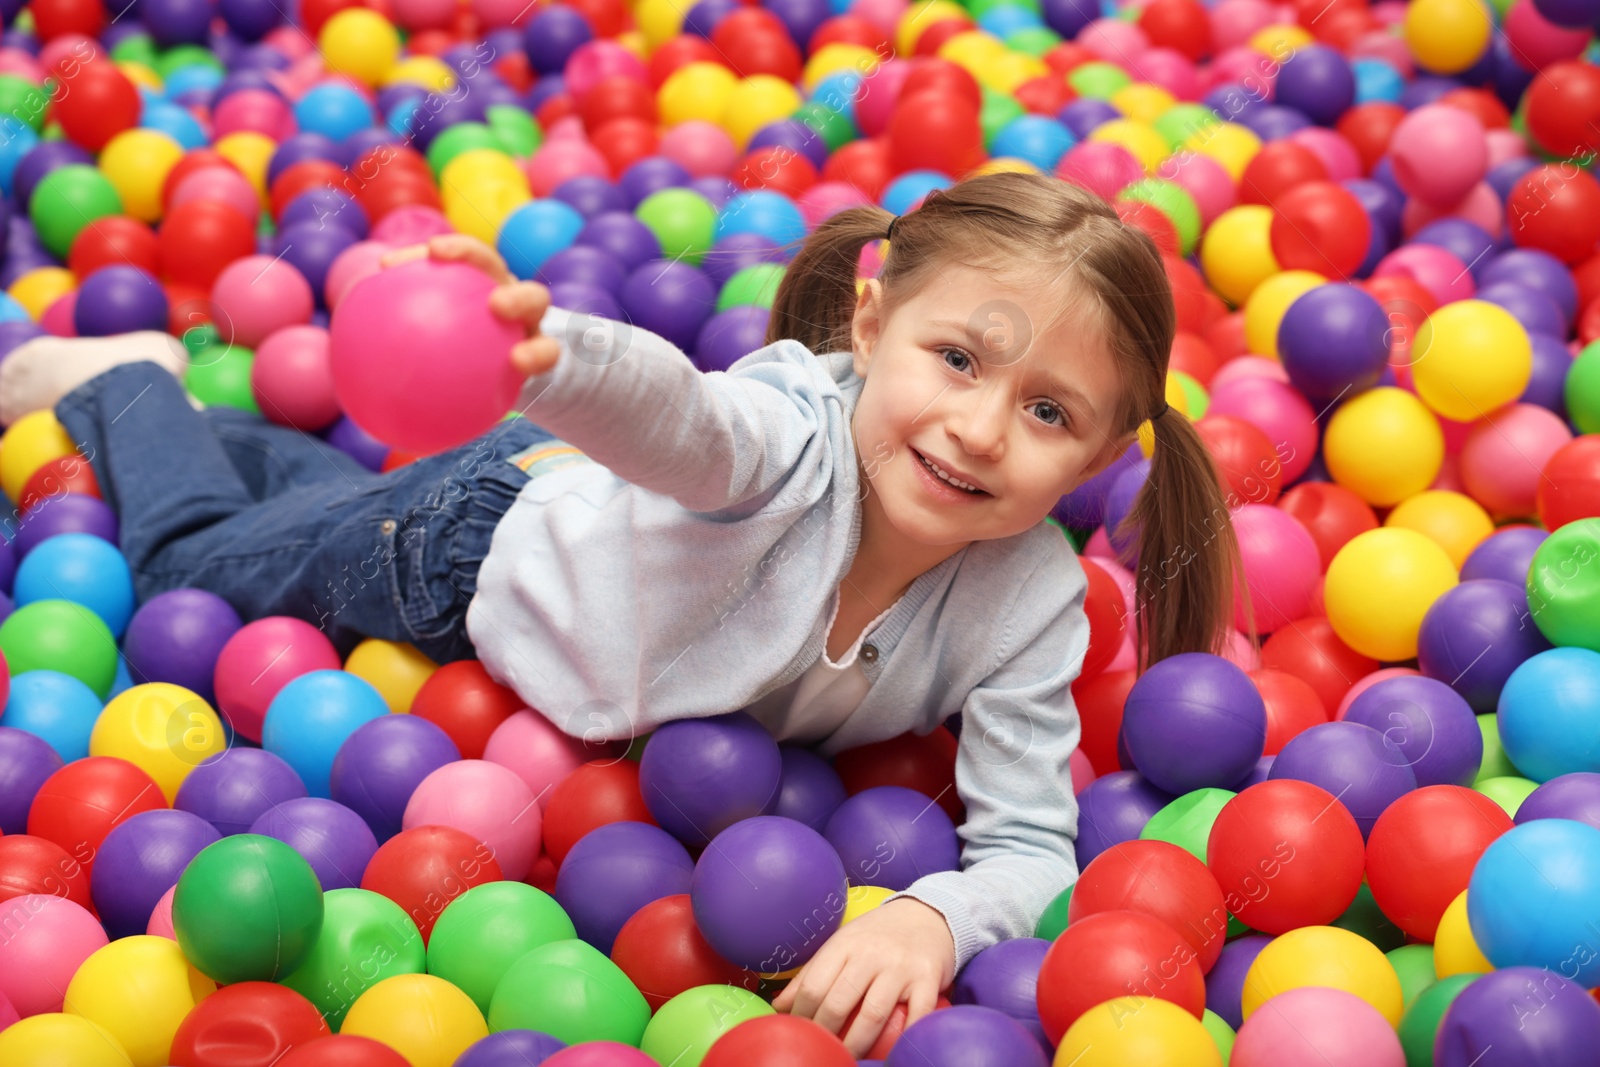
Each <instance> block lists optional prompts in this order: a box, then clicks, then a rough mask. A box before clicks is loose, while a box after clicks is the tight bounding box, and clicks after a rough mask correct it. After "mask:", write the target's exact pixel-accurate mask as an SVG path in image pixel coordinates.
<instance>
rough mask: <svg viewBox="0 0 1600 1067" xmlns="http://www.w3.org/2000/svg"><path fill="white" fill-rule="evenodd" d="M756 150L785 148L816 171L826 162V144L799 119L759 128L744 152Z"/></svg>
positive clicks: (782, 120)
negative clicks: (800, 156)
mask: <svg viewBox="0 0 1600 1067" xmlns="http://www.w3.org/2000/svg"><path fill="white" fill-rule="evenodd" d="M769 10H770V9H769ZM758 148H786V149H788V150H789V151H790V152H791V153H794V154H797V155H802V156H805V157H806V158H807V159H808V160H810V161H811V165H812V166H814V167H816V168H817V170H818V171H820V170H822V168H823V167H824V166H825V165H826V164H827V162H828V142H827V141H825V140H823V139H822V138H821V137H818V136H817V131H816V130H813V129H812V128H811V127H810V126H807V125H806V124H805V123H803V122H801V121H800V120H799V119H779V120H778V121H777V122H769V123H768V124H767V125H765V126H763V127H761V128H760V129H759V130H757V131H756V132H755V136H754V137H751V138H750V143H749V144H748V145H747V146H746V147H745V151H746V152H753V151H755V150H756V149H758Z"/></svg>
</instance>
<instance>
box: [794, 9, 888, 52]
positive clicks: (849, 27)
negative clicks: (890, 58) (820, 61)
mask: <svg viewBox="0 0 1600 1067" xmlns="http://www.w3.org/2000/svg"><path fill="white" fill-rule="evenodd" d="M830 44H856V45H860V46H861V47H862V48H867V49H871V50H872V51H874V52H877V53H878V54H879V55H886V54H888V53H887V49H888V48H889V38H887V37H885V36H884V33H883V30H882V29H881V28H880V27H879V26H878V24H877V23H876V22H873V21H872V20H871V19H869V18H864V17H862V16H861V15H835V16H834V17H833V18H831V19H828V20H827V21H825V22H823V23H822V25H820V26H818V27H817V28H816V30H814V31H813V32H812V34H811V40H809V41H807V42H806V54H807V55H813V56H814V55H816V54H817V52H818V51H820V50H821V49H823V48H826V47H827V46H828V45H830Z"/></svg>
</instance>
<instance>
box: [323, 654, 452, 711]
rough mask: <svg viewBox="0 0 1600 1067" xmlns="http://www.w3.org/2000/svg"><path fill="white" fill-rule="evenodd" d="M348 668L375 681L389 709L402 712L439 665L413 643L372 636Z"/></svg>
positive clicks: (358, 676)
mask: <svg viewBox="0 0 1600 1067" xmlns="http://www.w3.org/2000/svg"><path fill="white" fill-rule="evenodd" d="M344 669H345V670H347V671H349V672H350V673H351V674H353V675H355V676H356V677H357V678H363V679H365V680H367V681H368V682H371V683H372V688H374V689H376V690H377V691H378V693H379V695H381V696H382V697H383V702H384V703H385V704H388V705H389V710H390V711H392V712H394V713H395V714H400V713H401V712H407V711H410V710H411V702H412V701H413V700H415V699H416V696H417V690H418V689H421V688H422V683H423V682H426V681H427V680H428V677H429V676H430V675H432V674H433V672H434V671H436V670H438V669H439V665H438V664H437V663H435V662H433V660H431V659H429V658H428V657H427V656H425V655H423V654H422V653H421V652H418V651H417V650H416V648H415V647H414V646H412V645H408V644H405V643H403V642H399V641H381V640H379V639H378V638H376V637H369V638H367V639H366V640H365V641H363V642H361V643H360V644H359V645H357V646H356V647H355V648H354V649H353V650H351V652H350V658H348V659H346V660H345V661H344Z"/></svg>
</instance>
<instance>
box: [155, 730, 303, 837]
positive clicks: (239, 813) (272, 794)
mask: <svg viewBox="0 0 1600 1067" xmlns="http://www.w3.org/2000/svg"><path fill="white" fill-rule="evenodd" d="M305 795H306V785H305V783H304V782H302V781H301V780H300V776H299V775H298V774H296V773H294V768H293V767H290V766H289V764H288V763H286V762H284V760H283V759H282V758H281V757H279V756H275V755H273V754H272V753H271V752H268V751H266V750H265V749H260V748H230V749H228V750H227V751H225V752H219V753H218V754H217V755H215V756H212V757H211V758H209V759H207V760H206V761H205V762H204V763H202V764H200V766H198V767H196V768H195V769H194V770H192V771H190V772H189V774H188V776H187V777H185V778H184V780H183V784H182V785H180V786H179V787H178V795H177V796H176V797H175V798H173V803H172V806H173V807H174V808H177V809H178V810H179V811H187V812H190V813H191V814H194V815H198V816H199V817H200V818H202V819H204V820H206V822H208V823H210V824H211V825H212V826H214V827H216V829H217V832H218V833H220V834H223V835H224V836H226V835H228V834H242V833H245V832H247V831H248V830H249V829H250V826H251V824H253V823H254V822H255V821H256V820H257V819H259V818H260V817H261V816H262V814H263V813H264V812H266V811H267V810H268V809H270V808H272V807H273V806H274V805H276V804H282V803H286V802H288V801H291V800H295V799H297V798H299V797H303V796H305Z"/></svg>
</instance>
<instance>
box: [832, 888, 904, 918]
mask: <svg viewBox="0 0 1600 1067" xmlns="http://www.w3.org/2000/svg"><path fill="white" fill-rule="evenodd" d="M892 896H894V890H893V889H885V888H883V887H882V886H878V885H853V886H851V887H850V888H849V889H848V890H847V891H846V892H845V903H844V921H845V922H850V921H851V920H852V919H859V918H861V916H863V915H865V914H866V913H867V912H869V911H871V910H872V909H873V908H876V907H877V906H878V905H879V904H882V903H883V902H884V901H886V900H888V899H889V898H890V897H892Z"/></svg>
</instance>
